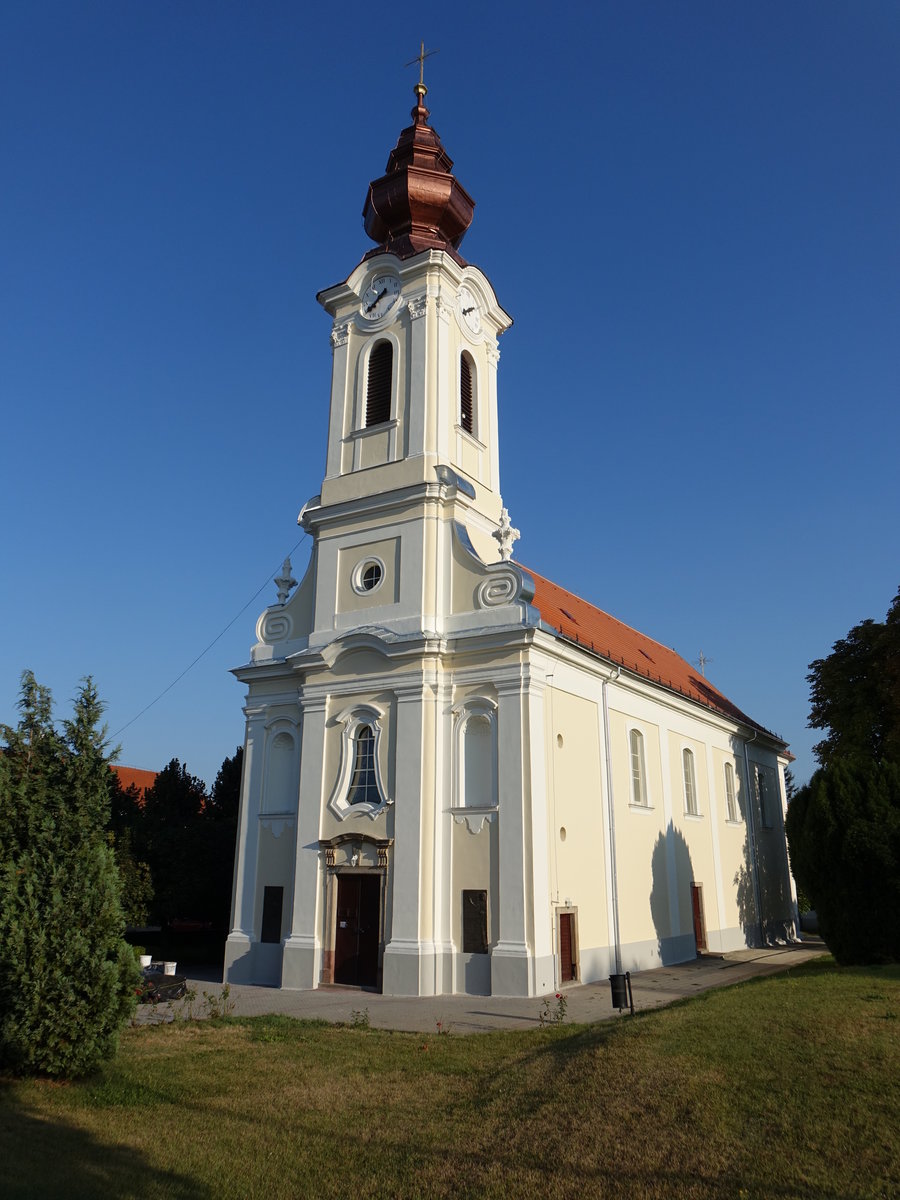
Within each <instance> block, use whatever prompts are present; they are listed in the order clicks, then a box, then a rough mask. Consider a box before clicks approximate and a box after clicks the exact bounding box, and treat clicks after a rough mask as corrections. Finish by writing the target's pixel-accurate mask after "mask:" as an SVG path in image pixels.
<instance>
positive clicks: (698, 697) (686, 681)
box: [519, 563, 784, 745]
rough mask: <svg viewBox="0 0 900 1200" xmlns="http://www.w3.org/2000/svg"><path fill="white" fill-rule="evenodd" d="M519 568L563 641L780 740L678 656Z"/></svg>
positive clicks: (542, 577) (576, 597) (535, 605)
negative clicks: (527, 577)
mask: <svg viewBox="0 0 900 1200" xmlns="http://www.w3.org/2000/svg"><path fill="white" fill-rule="evenodd" d="M519 565H520V566H522V569H523V570H524V571H527V572H528V574H529V575H530V576H531V577H532V579H533V580H534V585H535V593H534V600H533V601H532V604H533V605H534V607H535V608H536V609H537V610H538V612H539V613H540V614H541V618H542V619H543V621H544V622H545V623H546V624H547V625H550V626H552V627H553V629H554V630H555V631H556V632H557V633H558V634H559V635H560V636H562V637H563V638H565V639H566V640H567V641H570V642H574V643H576V644H577V645H579V646H582V647H584V648H585V649H586V650H589V651H591V653H593V654H597V655H599V656H600V657H601V658H605V659H608V660H609V661H610V662H613V663H617V664H619V665H621V666H622V667H623V668H624V669H625V670H626V671H630V672H632V673H633V674H635V675H641V676H642V677H643V678H644V679H648V680H650V682H651V683H656V684H659V685H661V686H662V687H664V688H668V689H669V690H670V691H674V692H678V693H679V694H680V695H682V696H686V697H687V698H688V699H689V700H694V701H696V703H697V704H702V705H703V706H704V707H705V708H710V709H712V710H713V711H714V712H718V713H722V715H723V716H726V717H729V718H731V719H732V720H734V721H740V722H742V723H743V724H745V725H750V726H752V727H753V728H754V729H758V730H760V731H761V732H762V733H767V734H769V735H770V736H771V737H775V738H776V740H777V741H779V742H781V738H778V737H777V736H776V735H775V734H772V733H770V731H769V730H768V729H766V728H765V727H764V726H763V725H760V724H758V722H756V721H754V720H753V719H752V718H751V717H748V716H747V714H746V713H744V712H742V711H741V710H740V709H739V708H738V707H737V705H735V704H732V703H731V701H730V700H729V699H728V698H727V697H726V696H723V695H722V693H721V692H720V691H719V690H718V688H715V687H713V685H712V684H711V683H710V682H709V680H707V679H705V678H704V677H703V676H702V675H701V674H700V672H699V671H698V670H696V669H695V668H694V667H692V666H691V664H690V663H688V662H685V660H684V659H683V658H682V657H681V655H680V654H676V653H675V651H674V650H670V649H669V648H668V646H663V645H661V644H660V643H659V642H655V641H654V640H653V639H652V638H648V637H647V636H646V635H645V634H643V633H638V631H637V630H636V629H632V628H631V626H630V625H626V624H625V623H624V622H623V621H617V620H616V618H615V617H611V616H610V615H609V613H605V612H603V611H602V609H599V608H595V607H594V605H593V604H588V602H587V601H586V600H582V599H581V597H580V596H575V595H573V594H572V592H567V591H565V589H564V588H561V587H559V585H558V584H555V583H552V582H551V581H550V580H549V579H545V578H544V576H543V575H538V574H537V572H536V571H532V570H531V568H530V567H526V566H523V565H522V564H521V563H520V564H519ZM783 744H784V743H782V745H783Z"/></svg>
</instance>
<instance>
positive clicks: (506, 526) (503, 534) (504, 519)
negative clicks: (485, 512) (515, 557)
mask: <svg viewBox="0 0 900 1200" xmlns="http://www.w3.org/2000/svg"><path fill="white" fill-rule="evenodd" d="M521 536H522V535H521V533H519V531H518V529H513V527H512V525H511V524H510V521H509V513H508V512H507V510H506V509H505V508H503V509H501V510H500V528H499V529H495V530H494V532H493V533H492V534H491V537H493V538H496V539H497V541H498V542H499V543H500V557H501V559H502V560H503V562H508V561H509V559H511V558H512V552H513V551H512V548H513V542H517V541H518V540H519V538H520V537H521Z"/></svg>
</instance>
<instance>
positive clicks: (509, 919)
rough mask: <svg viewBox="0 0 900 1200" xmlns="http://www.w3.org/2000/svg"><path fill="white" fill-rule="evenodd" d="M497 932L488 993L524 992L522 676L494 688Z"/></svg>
mask: <svg viewBox="0 0 900 1200" xmlns="http://www.w3.org/2000/svg"><path fill="white" fill-rule="evenodd" d="M497 697H498V703H497V749H498V782H499V796H498V808H499V813H498V840H499V875H500V880H499V896H500V914H499V927H500V936H499V938H498V940H497V944H496V945H495V946H494V947H493V949H492V950H491V994H492V995H495V996H530V995H532V994H533V986H532V980H531V953H530V950H529V945H528V915H529V914H528V907H529V899H530V898H529V894H528V893H529V888H528V884H527V881H526V874H527V868H528V855H527V850H526V840H525V839H526V807H527V806H528V805H529V803H530V780H529V779H528V771H527V765H526V764H527V742H526V739H527V734H526V725H527V712H526V703H527V702H526V696H525V691H524V679H522V678H521V677H520V679H519V680H518V681H517V682H514V681H510V680H504V681H503V683H501V684H498V686H497Z"/></svg>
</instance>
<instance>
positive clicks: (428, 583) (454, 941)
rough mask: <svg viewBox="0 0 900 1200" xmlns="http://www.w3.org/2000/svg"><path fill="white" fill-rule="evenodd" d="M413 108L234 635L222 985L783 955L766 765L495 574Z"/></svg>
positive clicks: (560, 600)
mask: <svg viewBox="0 0 900 1200" xmlns="http://www.w3.org/2000/svg"><path fill="white" fill-rule="evenodd" d="M425 94H426V88H425V86H424V84H423V83H422V81H421V78H420V82H419V83H418V84H417V85H416V88H415V96H416V101H415V107H414V108H413V110H412V124H411V125H409V126H408V127H407V128H405V129H404V130H403V131H402V132H401V134H400V137H399V139H398V141H397V145H396V146H395V147H394V149H393V150H392V151H391V153H390V157H389V159H388V164H387V169H386V172H385V174H384V175H383V176H382V177H381V178H379V179H376V180H375V181H374V182H372V183H371V184H370V185H369V190H368V194H367V197H366V201H365V207H364V210H363V217H364V224H365V230H366V233H367V235H368V236H369V237H370V238H371V240H372V241H373V242H374V248H373V249H371V250H370V251H369V252H368V253H367V254H366V255H365V256H364V257H363V259H362V261H361V262H360V263H359V264H358V265H357V266H356V267H355V268H354V269H353V271H352V272H351V273H350V275H349V276H348V278H347V279H346V281H345V282H343V283H339V284H337V285H335V286H333V287H329V288H327V289H326V290H325V291H323V292H321V293H320V294H319V296H318V299H319V302H320V304H321V305H322V307H323V308H324V309H325V311H326V312H327V313H328V315H329V316H330V317H331V320H332V327H331V346H332V356H333V365H332V381H331V402H330V415H329V421H328V434H327V450H326V466H325V477H324V479H323V480H322V484H321V490H320V492H319V494H318V495H315V496H313V497H312V498H311V499H310V500H309V501H307V503H306V504H305V505H304V506H303V509H302V511H301V513H300V517H299V523H300V524H301V526H302V527H303V529H304V530H305V531H306V532H307V533H308V534H309V535H310V539H311V551H310V559H309V564H308V566H307V568H306V572H305V574H304V575H303V579H302V581H300V582H299V584H298V583H297V582H296V581H295V580H294V579H293V578H292V576H291V564H290V561H287V562H285V564H284V569H283V571H282V574H281V576H280V577H279V578H278V579H276V581H275V582H276V585H277V586H278V602H277V603H276V604H274V605H272V606H271V607H269V608H267V609H266V610H265V611H264V612H263V614H262V615H261V616H260V618H259V621H258V622H257V626H256V644H255V645H254V646H253V648H252V651H251V658H250V661H249V663H247V664H246V665H245V666H241V667H238V668H236V669H235V671H234V674H235V675H236V677H237V678H238V680H240V681H241V683H243V684H245V685H246V687H247V696H246V702H245V707H244V713H245V715H246V740H245V753H244V768H243V770H244V774H243V781H242V791H241V809H240V824H239V832H238V843H237V849H236V854H235V878H234V896H233V905H232V920H231V932H230V934H229V936H228V939H227V942H226V949H225V978H226V979H227V980H228V981H231V982H235V983H259V984H268V985H275V986H280V987H285V988H315V987H320V986H323V985H329V984H341V985H345V986H358V987H364V988H374V989H377V990H379V991H383V992H384V993H387V994H392V995H404V996H432V995H435V996H437V995H442V994H447V993H471V994H475V995H478V994H481V995H507V996H541V995H544V994H546V993H548V992H552V991H554V990H556V989H558V988H560V987H562V986H564V985H568V984H574V983H577V982H588V981H594V980H605V979H606V978H607V976H609V975H611V974H620V973H621V972H623V971H626V970H630V971H635V970H641V969H646V968H649V967H653V966H659V965H661V964H668V963H676V962H681V961H685V960H687V959H690V958H693V957H694V956H695V955H697V954H698V953H702V952H704V951H706V952H710V953H715V952H722V951H728V950H734V949H738V948H741V947H745V946H748V945H760V944H765V943H766V942H770V941H775V940H779V941H783V940H786V939H791V938H793V937H795V936H796V916H797V914H796V897H795V893H794V891H793V885H792V881H791V876H790V871H789V867H788V860H787V852H786V845H785V836H784V812H785V807H786V797H785V778H784V771H785V767H786V766H787V764H788V763H789V762H790V754H789V752H788V748H787V746H786V744H785V743H784V742H783V741H782V740H781V739H780V738H779V737H777V736H776V735H775V734H773V733H771V732H769V731H768V730H767V729H766V728H765V727H764V726H762V725H760V724H758V723H757V722H756V721H755V720H752V719H751V718H750V717H749V716H747V715H745V714H744V713H743V712H742V711H741V710H740V709H739V708H737V707H736V706H735V705H734V704H733V703H731V702H730V701H729V700H728V699H726V697H725V696H723V695H722V694H721V693H720V692H719V691H717V690H716V688H715V687H713V686H712V685H711V684H710V683H708V682H707V680H706V679H705V678H704V677H703V675H702V674H701V673H699V672H697V671H696V670H695V669H694V668H693V667H692V666H691V665H690V664H689V663H687V662H686V661H685V660H684V659H682V658H680V657H679V656H678V655H677V654H676V653H675V652H674V651H672V650H670V649H668V648H667V647H665V646H663V645H661V644H660V643H659V642H656V641H654V640H653V639H652V638H650V637H647V636H645V635H644V634H641V633H638V632H637V631H636V630H634V629H632V628H630V627H629V626H627V625H625V624H623V623H622V622H620V621H618V620H616V619H615V618H613V617H611V616H609V615H608V614H607V613H605V612H603V611H602V610H600V609H599V608H596V607H594V606H593V605H592V604H590V603H588V602H587V601H585V600H583V599H581V598H579V597H578V596H575V595H573V594H571V593H569V592H567V591H565V590H564V589H563V588H562V587H560V586H558V585H557V584H555V583H553V582H551V581H550V580H549V579H546V578H544V577H543V576H542V575H541V574H539V573H538V572H537V571H536V570H532V569H531V568H530V567H527V566H524V565H522V564H521V563H519V562H517V561H514V543H515V541H516V539H517V538H518V531H517V530H516V529H514V528H513V527H512V524H511V522H510V518H509V514H508V513H507V511H506V509H505V508H504V506H503V501H502V497H501V492H500V445H499V436H498V419H497V414H498V386H499V379H498V374H499V372H498V364H499V352H498V340H499V338H500V335H501V334H502V333H503V332H504V331H505V330H506V329H508V328H509V326H510V325H511V323H512V319H511V317H510V316H509V315H508V314H507V313H506V312H505V311H504V310H503V308H501V307H500V304H499V303H498V301H497V297H496V295H495V294H494V290H493V287H492V286H491V283H490V281H489V280H488V278H487V276H486V275H484V274H483V273H482V271H481V270H480V269H479V268H478V267H476V266H474V265H473V264H471V263H468V262H466V260H465V258H463V256H462V254H461V253H460V246H461V244H462V241H463V236H464V234H465V232H466V230H467V228H468V226H469V224H470V223H471V220H472V215H473V211H474V202H473V200H472V198H471V197H470V196H469V194H468V193H467V192H466V190H465V189H464V188H463V187H462V185H461V184H460V183H459V182H458V180H457V179H456V178H455V177H454V175H453V174H452V167H453V163H452V161H451V159H450V157H449V156H448V154H447V152H446V150H445V149H444V147H443V145H442V144H441V141H440V138H439V137H438V134H437V132H436V131H435V129H434V128H433V127H432V126H431V125H430V124H429V112H428V109H427V108H426V107H425Z"/></svg>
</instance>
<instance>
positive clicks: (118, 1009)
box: [0, 671, 138, 1076]
mask: <svg viewBox="0 0 900 1200" xmlns="http://www.w3.org/2000/svg"><path fill="white" fill-rule="evenodd" d="M19 711H20V719H19V724H18V726H17V727H16V728H15V729H13V728H10V727H9V726H2V727H0V732H2V734H3V737H4V740H5V742H6V746H5V748H4V750H3V751H2V752H0V1065H2V1066H3V1067H5V1068H7V1069H11V1070H14V1071H18V1072H21V1073H28V1074H33V1073H39V1074H46V1075H53V1076H78V1075H84V1074H87V1073H89V1072H90V1071H92V1070H94V1069H96V1067H97V1066H99V1064H100V1063H101V1062H102V1061H103V1060H104V1059H106V1058H108V1057H110V1056H111V1055H112V1054H114V1053H115V1050H116V1045H117V1040H118V1033H119V1030H120V1028H121V1026H122V1024H123V1023H124V1022H125V1021H126V1020H127V1019H128V1017H129V1016H130V1015H131V1013H132V1012H133V1011H134V1003H135V986H136V984H137V980H138V975H137V969H136V965H135V959H134V954H133V952H132V950H131V948H130V947H129V946H128V944H127V943H126V942H125V941H124V939H123V937H122V933H123V930H124V921H123V918H122V909H121V904H120V884H119V876H118V872H117V870H116V865H115V859H114V857H113V852H112V850H111V849H110V846H109V844H108V841H107V838H106V834H105V826H106V824H107V822H108V820H109V800H110V786H111V772H110V769H109V763H108V755H107V746H106V741H105V733H106V731H105V727H102V726H101V725H100V719H101V717H102V712H103V705H102V703H101V702H100V700H99V697H98V695H97V690H96V688H95V686H94V684H93V682H92V680H91V679H89V678H88V679H85V680H83V681H82V684H81V686H80V688H79V691H78V694H77V696H76V698H75V702H74V709H73V716H72V719H71V720H67V721H65V722H64V723H63V731H62V733H60V732H59V731H57V729H56V727H55V725H54V722H53V716H52V698H51V695H50V692H49V690H48V689H47V688H44V687H42V686H41V685H39V684H38V683H37V682H36V680H35V678H34V675H33V674H32V673H31V672H30V671H26V672H25V673H24V674H23V676H22V688H21V696H20V700H19Z"/></svg>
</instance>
